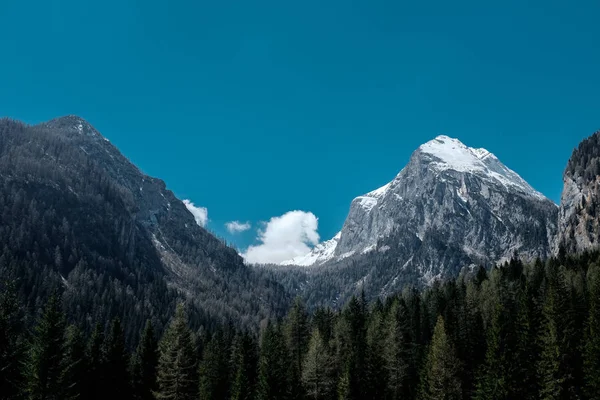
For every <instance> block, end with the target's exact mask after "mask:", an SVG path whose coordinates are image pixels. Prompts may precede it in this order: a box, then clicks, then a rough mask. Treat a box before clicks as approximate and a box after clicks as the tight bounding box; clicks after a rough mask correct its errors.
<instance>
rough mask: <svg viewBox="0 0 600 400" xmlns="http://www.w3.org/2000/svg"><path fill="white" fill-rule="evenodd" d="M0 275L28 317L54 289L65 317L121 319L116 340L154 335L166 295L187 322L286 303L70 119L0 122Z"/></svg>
mask: <svg viewBox="0 0 600 400" xmlns="http://www.w3.org/2000/svg"><path fill="white" fill-rule="evenodd" d="M0 248H1V249H2V252H1V254H0V277H3V278H6V277H8V278H10V279H13V280H16V285H17V290H18V292H19V293H20V297H21V298H22V299H23V302H24V304H25V305H26V307H27V308H28V309H29V311H30V312H33V311H35V310H36V309H37V308H39V307H40V305H41V304H42V303H43V302H44V301H45V299H46V298H47V297H48V295H49V293H50V292H51V291H53V290H55V289H56V288H61V290H62V289H64V295H63V298H64V302H65V306H66V309H67V314H68V316H69V317H70V318H72V319H73V320H75V321H78V322H82V321H86V320H94V321H108V320H109V319H111V318H113V317H116V316H118V317H121V318H122V319H123V320H124V321H127V322H126V324H125V329H126V333H127V335H128V337H130V338H132V337H134V336H136V335H137V333H138V332H139V329H140V327H141V326H143V324H144V322H145V320H146V319H148V318H150V319H153V320H154V322H155V325H156V326H157V327H158V328H159V329H161V328H162V327H163V326H164V324H165V323H166V321H167V319H168V317H169V315H171V314H172V312H173V310H174V307H175V303H176V301H177V299H178V298H180V299H181V298H185V299H187V300H188V303H189V304H190V315H191V321H192V323H194V324H196V325H199V324H200V323H203V325H205V326H211V325H212V324H214V323H216V322H221V323H223V322H225V321H227V320H234V321H236V323H239V324H241V325H246V326H249V325H254V326H256V325H257V323H258V322H259V321H260V320H261V319H263V318H266V317H269V316H274V315H277V314H279V313H281V312H282V311H283V310H284V309H285V307H286V303H287V297H286V295H285V293H284V291H283V289H282V288H281V286H280V285H278V284H276V283H274V282H272V281H269V280H267V279H264V278H262V277H261V276H260V275H258V274H257V272H255V271H253V270H251V269H249V268H248V267H246V266H245V265H244V264H243V261H242V259H241V257H240V256H239V255H238V254H237V253H236V252H235V250H233V249H232V248H229V247H227V246H226V245H225V244H223V243H222V242H221V241H220V240H218V239H217V238H215V237H214V236H213V235H212V234H210V233H209V232H207V231H206V230H205V229H204V228H202V227H200V226H198V225H197V224H196V223H195V220H194V217H193V216H192V214H191V213H190V212H189V211H188V210H187V208H186V207H185V205H184V204H183V203H182V202H181V201H180V200H178V199H177V198H176V197H175V196H174V195H173V193H172V192H171V191H169V190H167V189H166V186H165V183H164V182H163V181H161V180H159V179H156V178H152V177H149V176H146V175H145V174H143V173H142V172H140V171H139V170H138V169H137V168H136V167H135V166H134V165H133V164H131V163H130V162H129V161H128V160H127V159H126V158H125V157H124V156H123V155H121V153H120V152H119V151H118V150H117V149H116V148H115V147H114V146H113V145H112V144H110V142H108V140H106V139H105V138H104V137H102V135H100V133H98V132H97V131H96V130H95V129H94V128H93V127H92V126H91V125H89V124H88V123H87V122H86V121H84V120H82V119H81V118H78V117H74V116H69V117H63V118H59V119H55V120H52V121H50V122H47V123H44V124H41V125H37V126H27V125H25V124H23V123H20V122H17V121H13V120H9V119H2V120H0Z"/></svg>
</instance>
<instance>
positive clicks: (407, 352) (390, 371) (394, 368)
mask: <svg viewBox="0 0 600 400" xmlns="http://www.w3.org/2000/svg"><path fill="white" fill-rule="evenodd" d="M385 323H386V326H385V328H384V329H385V332H384V333H385V338H384V339H383V340H384V347H383V358H384V367H385V370H386V375H387V393H388V398H389V399H392V400H399V399H405V398H411V397H412V392H411V386H412V385H411V380H412V381H414V380H415V377H414V370H415V368H414V366H415V365H414V363H415V360H414V356H415V354H414V348H413V347H414V346H413V343H412V339H411V333H410V315H409V312H408V309H407V307H406V304H405V302H404V301H403V300H401V299H395V300H394V302H393V303H392V306H391V308H390V311H389V314H388V317H387V320H386V322H385Z"/></svg>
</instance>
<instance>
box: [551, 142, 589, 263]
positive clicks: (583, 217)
mask: <svg viewBox="0 0 600 400" xmlns="http://www.w3.org/2000/svg"><path fill="white" fill-rule="evenodd" d="M563 184H564V188H563V192H562V196H561V200H560V211H559V219H558V239H557V241H556V246H555V249H554V250H555V252H558V250H559V248H560V247H563V248H564V250H565V251H567V252H568V253H576V252H581V251H584V250H588V249H593V248H597V247H598V246H599V245H600V209H599V208H598V206H599V205H600V131H598V132H596V133H595V134H593V135H592V136H590V137H589V138H587V139H585V140H584V141H582V142H581V143H580V144H579V146H578V147H577V148H576V149H575V150H574V151H573V154H572V156H571V158H570V159H569V162H568V164H567V168H566V170H565V173H564V175H563Z"/></svg>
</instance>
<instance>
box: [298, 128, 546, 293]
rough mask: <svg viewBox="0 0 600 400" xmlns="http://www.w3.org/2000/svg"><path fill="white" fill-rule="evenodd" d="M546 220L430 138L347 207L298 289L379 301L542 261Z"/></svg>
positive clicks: (532, 194)
mask: <svg viewBox="0 0 600 400" xmlns="http://www.w3.org/2000/svg"><path fill="white" fill-rule="evenodd" d="M556 218H557V206H556V205H555V204H553V203H552V202H551V201H550V200H548V199H547V198H546V197H544V196H543V195H542V194H541V193H539V192H537V191H536V190H534V189H533V188H532V187H531V186H530V185H529V184H528V183H527V182H525V181H524V180H523V179H522V178H521V177H520V176H519V175H518V174H517V173H515V172H514V171H512V170H510V169H509V168H507V167H506V166H505V165H504V164H502V163H501V162H500V160H498V158H497V157H495V156H494V155H493V154H491V153H490V152H489V151H487V150H485V149H473V148H469V147H467V146H465V145H464V144H463V143H461V142H460V141H458V140H456V139H452V138H449V137H447V136H439V137H437V138H435V139H434V140H432V141H430V142H427V143H425V144H423V145H422V146H420V147H419V148H418V149H417V150H416V151H415V152H414V153H413V155H412V156H411V159H410V161H409V163H408V165H407V166H406V167H405V168H404V169H403V170H402V171H401V172H400V173H399V174H398V175H397V176H396V178H395V179H394V180H393V181H392V182H390V183H389V184H387V185H385V186H383V187H381V188H379V189H377V190H375V191H372V192H369V193H367V194H365V195H363V196H359V197H357V198H356V199H354V200H353V201H352V204H351V205H350V212H349V214H348V217H347V219H346V221H345V223H344V226H343V228H342V230H341V233H340V234H339V238H338V239H336V240H334V241H333V242H329V244H330V247H329V248H328V250H327V251H323V250H322V249H321V248H320V247H319V248H316V249H315V250H316V251H317V252H319V254H320V256H317V257H315V255H314V254H309V255H307V256H305V257H304V258H303V260H315V262H314V263H313V264H314V265H318V267H316V268H313V269H311V270H310V271H308V272H306V273H307V275H308V276H309V277H314V286H311V284H310V283H308V284H306V285H305V288H306V290H308V291H311V290H317V291H318V290H321V289H318V287H323V286H327V287H326V288H325V289H323V290H324V291H325V292H327V293H330V294H333V293H336V292H338V293H342V294H343V293H350V292H355V291H357V290H361V289H367V291H368V292H369V293H371V294H373V295H375V294H376V295H379V294H382V293H385V292H389V291H392V290H401V289H402V286H403V285H404V284H406V283H428V282H431V281H432V279H434V278H447V277H452V276H455V275H457V274H458V273H459V271H460V270H461V268H463V267H468V266H469V265H479V264H481V265H491V264H493V263H496V262H501V261H504V260H508V259H510V258H511V257H512V256H513V255H514V254H515V253H518V254H519V256H520V257H522V258H525V259H535V258H536V257H541V258H545V257H547V256H549V255H550V254H551V248H552V243H553V240H554V237H555V234H556ZM324 245H325V244H324ZM333 246H335V248H331V247H333ZM323 255H325V256H323ZM291 263H293V262H288V263H287V264H291ZM307 264H308V262H305V263H304V265H307ZM344 276H345V277H346V278H342V277H344ZM309 281H310V279H309ZM327 282H336V283H335V284H333V286H336V287H337V289H335V288H334V287H330V286H329V285H328V283H327ZM315 296H318V295H315Z"/></svg>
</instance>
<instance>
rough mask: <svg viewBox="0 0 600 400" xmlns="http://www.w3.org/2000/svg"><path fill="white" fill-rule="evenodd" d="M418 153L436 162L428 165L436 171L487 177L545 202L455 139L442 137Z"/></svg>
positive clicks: (501, 167) (497, 163)
mask: <svg viewBox="0 0 600 400" xmlns="http://www.w3.org/2000/svg"><path fill="white" fill-rule="evenodd" d="M419 150H420V151H421V153H425V154H428V155H430V156H432V157H433V158H434V159H435V161H432V162H431V164H430V165H432V166H433V167H434V168H436V169H437V170H440V171H444V170H454V171H458V172H469V173H473V174H476V175H480V176H481V175H484V176H488V177H489V178H491V179H493V180H494V181H496V182H498V183H500V184H501V185H503V186H504V187H506V188H509V187H512V188H516V189H518V190H519V191H520V192H522V193H524V194H526V195H529V196H532V197H536V198H538V199H541V200H545V199H546V197H545V196H544V195H543V194H541V193H540V192H538V191H536V190H535V189H534V188H533V187H531V186H530V185H529V184H528V183H527V182H525V180H524V179H523V178H521V177H520V176H519V175H518V174H517V173H516V172H514V171H513V170H511V169H509V168H508V167H506V166H505V165H504V164H502V163H501V162H500V160H498V158H497V157H496V156H495V155H494V154H492V153H490V152H489V151H488V150H486V149H474V148H471V147H467V146H466V145H464V144H463V143H462V142H461V141H460V140H458V139H453V138H451V137H448V136H445V135H441V136H438V137H436V138H435V139H433V140H431V141H429V142H427V143H425V144H423V145H421V146H420V147H419Z"/></svg>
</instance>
